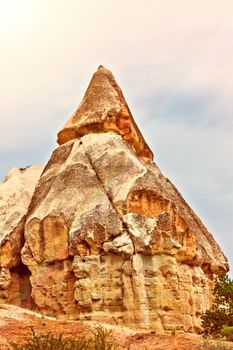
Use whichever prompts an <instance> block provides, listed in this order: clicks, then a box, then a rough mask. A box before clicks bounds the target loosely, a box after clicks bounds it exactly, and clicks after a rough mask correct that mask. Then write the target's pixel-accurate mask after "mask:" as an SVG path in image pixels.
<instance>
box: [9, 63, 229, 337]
mask: <svg viewBox="0 0 233 350" xmlns="http://www.w3.org/2000/svg"><path fill="white" fill-rule="evenodd" d="M126 121H127V122H126ZM58 142H59V144H60V146H59V147H58V148H57V149H56V150H55V151H54V152H53V154H52V156H51V158H50V160H49V162H48V164H47V165H46V167H45V169H44V171H43V173H42V175H41V177H40V179H39V181H38V183H37V186H36V189H35V192H34V195H33V197H32V200H31V203H30V206H29V209H28V212H27V216H26V222H25V225H24V240H25V242H24V247H23V249H22V250H21V259H22V263H23V265H24V266H26V267H27V269H28V270H29V271H30V274H31V277H30V283H31V288H32V291H31V295H32V298H33V301H34V303H35V304H34V306H35V307H36V308H38V310H40V311H41V312H43V313H45V314H48V315H67V317H70V318H77V319H93V320H98V321H108V322H116V323H119V324H127V325H137V326H140V327H148V328H154V329H156V330H157V331H164V330H165V331H169V330H173V329H178V330H183V331H185V332H195V331H197V330H198V329H199V328H200V315H201V313H202V312H204V311H205V310H206V309H207V308H209V306H210V305H211V302H212V289H213V277H214V276H216V275H219V274H222V273H225V272H226V271H228V264H227V259H226V258H225V256H224V255H223V253H222V251H221V249H220V248H219V246H218V245H217V243H216V242H215V240H214V239H213V237H212V236H211V234H210V233H209V232H208V231H207V229H206V228H205V227H204V226H203V224H202V223H201V221H200V220H199V218H198V217H197V216H196V215H195V213H194V212H193V211H192V209H191V208H190V207H189V206H188V204H187V203H186V202H185V201H184V199H183V198H182V196H181V195H180V193H179V192H178V191H177V189H176V188H175V187H174V186H173V185H172V184H171V182H170V181H169V180H168V179H166V178H165V177H164V176H163V175H162V174H161V172H160V170H159V169H158V167H157V166H156V165H155V164H154V163H153V162H152V159H153V154H152V152H151V151H150V149H149V147H148V146H147V144H146V143H145V141H144V139H143V137H142V135H141V133H140V131H139V129H138V127H137V126H136V123H135V122H134V120H133V117H132V115H131V113H130V111H129V108H128V106H127V104H126V102H125V100H124V97H123V94H122V92H121V90H120V88H119V86H118V85H117V83H116V81H115V79H114V78H113V76H112V74H111V72H109V71H108V70H106V69H105V68H103V67H102V66H101V67H100V68H99V69H98V71H97V72H96V73H95V74H94V76H93V78H92V81H91V83H90V85H89V87H88V90H87V92H86V94H85V96H84V99H83V101H82V102H81V105H80V107H79V109H78V110H77V111H76V112H75V114H74V115H73V116H72V118H71V119H70V120H69V122H68V123H67V124H66V125H65V127H64V129H62V131H60V132H59V134H58ZM6 278H7V277H6Z"/></svg>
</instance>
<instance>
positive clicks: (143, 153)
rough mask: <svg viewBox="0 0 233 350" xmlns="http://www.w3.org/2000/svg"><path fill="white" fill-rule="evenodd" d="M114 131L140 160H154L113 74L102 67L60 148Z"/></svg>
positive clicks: (64, 132)
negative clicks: (98, 134)
mask: <svg viewBox="0 0 233 350" xmlns="http://www.w3.org/2000/svg"><path fill="white" fill-rule="evenodd" d="M107 131H114V132H116V133H118V134H120V135H121V136H122V137H123V138H124V140H126V141H127V142H128V144H129V145H130V146H131V148H132V149H133V150H134V151H135V153H136V154H137V156H138V157H139V158H140V159H142V160H144V161H148V160H153V153H152V151H151V150H150V149H149V147H148V145H147V144H146V142H145V140H144V138H143V136H142V134H141V132H140V130H139V128H138V127H137V125H136V123H135V121H134V119H133V116H132V114H131V112H130V110H129V107H128V105H127V103H126V101H125V98H124V96H123V93H122V91H121V89H120V87H119V85H118V84H117V82H116V80H115V78H114V76H113V74H112V72H111V71H109V70H108V69H106V68H104V67H103V66H99V68H98V70H97V71H96V73H95V74H94V75H93V77H92V79H91V82H90V84H89V86H88V88H87V91H86V93H85V95H84V98H83V100H82V102H81V104H80V105H79V107H78V109H77V110H76V112H75V113H74V114H73V115H72V116H71V118H70V119H69V120H68V122H67V123H66V124H65V126H64V128H63V129H62V130H61V131H60V132H59V133H58V140H57V142H58V144H59V145H62V144H64V143H66V142H68V141H70V140H72V139H75V138H79V137H81V136H84V135H86V134H89V133H96V132H107Z"/></svg>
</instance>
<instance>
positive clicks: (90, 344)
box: [10, 325, 117, 350]
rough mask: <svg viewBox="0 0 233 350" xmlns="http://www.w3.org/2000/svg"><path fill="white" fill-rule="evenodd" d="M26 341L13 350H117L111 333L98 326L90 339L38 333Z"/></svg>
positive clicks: (34, 333) (14, 345)
mask: <svg viewBox="0 0 233 350" xmlns="http://www.w3.org/2000/svg"><path fill="white" fill-rule="evenodd" d="M31 330H32V334H31V335H30V336H29V337H27V338H26V339H25V342H24V344H16V343H11V344H10V345H11V348H12V349H13V350H117V346H116V345H115V344H114V343H113V342H112V340H111V331H108V330H106V329H105V328H104V327H102V326H101V325H98V326H97V327H95V328H94V330H93V331H92V335H91V336H89V337H84V336H81V337H78V338H67V337H64V336H63V334H59V335H54V334H52V333H51V332H48V333H38V334H37V333H36V332H35V331H34V329H33V328H31Z"/></svg>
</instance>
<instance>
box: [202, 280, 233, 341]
mask: <svg viewBox="0 0 233 350" xmlns="http://www.w3.org/2000/svg"><path fill="white" fill-rule="evenodd" d="M214 296H215V300H214V304H213V306H212V307H211V309H210V310H207V311H206V313H205V314H204V315H202V327H203V334H204V336H205V337H207V336H212V337H214V338H218V337H224V338H225V339H226V340H229V341H233V280H231V279H230V278H229V277H228V276H227V275H224V276H221V277H218V278H217V279H216V282H215V288H214Z"/></svg>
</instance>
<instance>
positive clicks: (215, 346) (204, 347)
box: [196, 340, 232, 350]
mask: <svg viewBox="0 0 233 350" xmlns="http://www.w3.org/2000/svg"><path fill="white" fill-rule="evenodd" d="M196 348H197V350H231V349H232V347H231V346H230V345H228V344H226V343H224V342H223V341H220V340H215V341H213V340H204V341H203V343H202V344H201V346H200V344H198V345H197V347H196Z"/></svg>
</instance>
